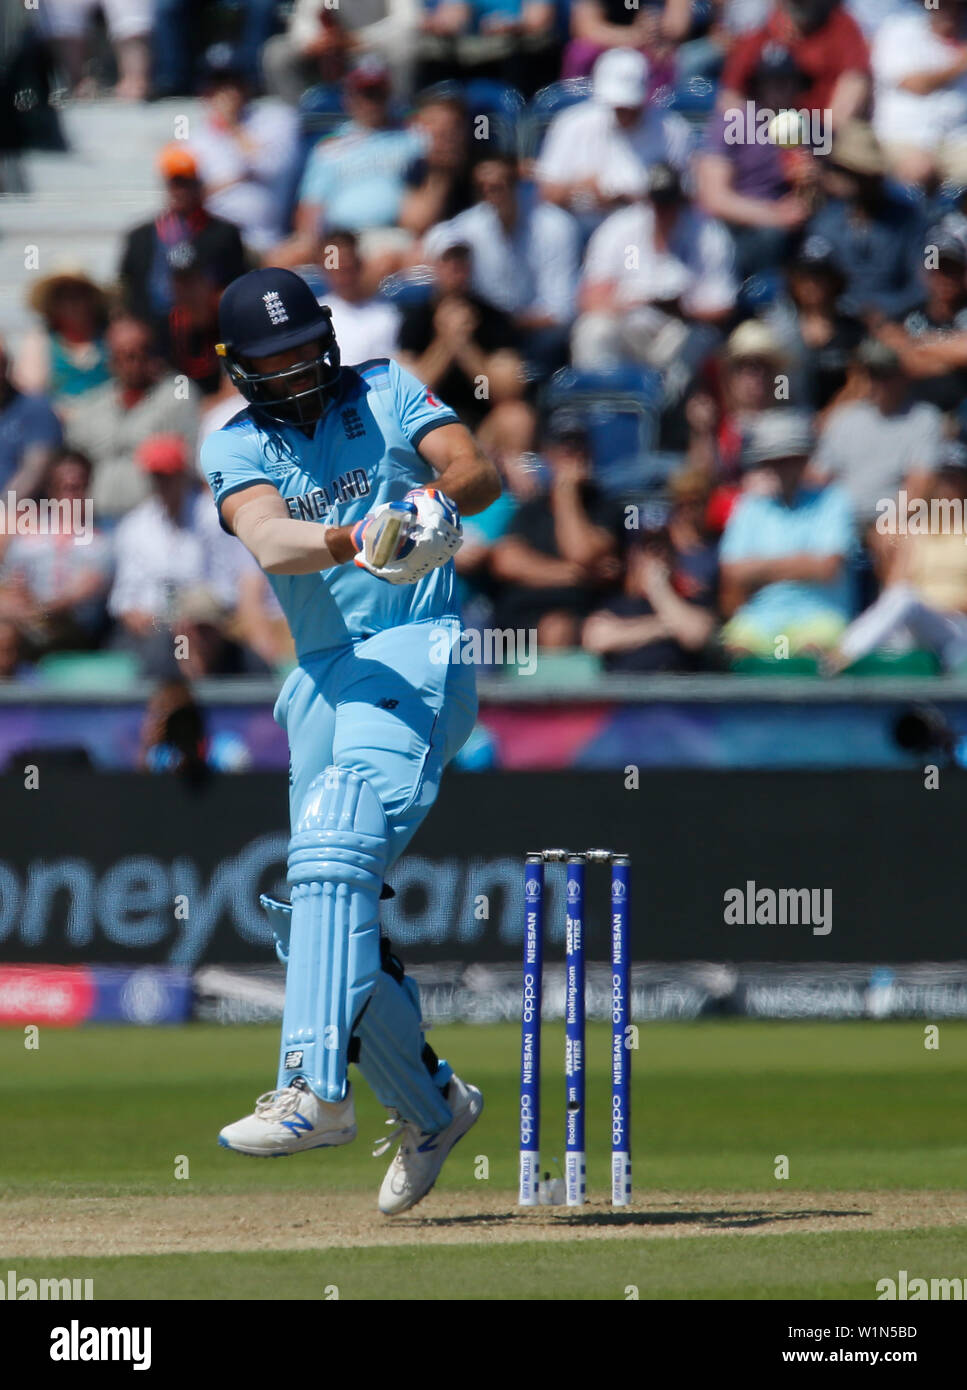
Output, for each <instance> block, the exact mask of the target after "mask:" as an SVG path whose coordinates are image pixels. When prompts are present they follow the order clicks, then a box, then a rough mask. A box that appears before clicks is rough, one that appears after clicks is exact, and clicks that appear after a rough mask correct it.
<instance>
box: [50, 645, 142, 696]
mask: <svg viewBox="0 0 967 1390" xmlns="http://www.w3.org/2000/svg"><path fill="white" fill-rule="evenodd" d="M37 670H38V672H39V674H40V676H41V679H42V681H43V683H44V685H45V686H48V687H51V686H53V687H56V688H57V689H60V690H64V691H65V692H68V691H69V692H71V693H76V692H77V691H80V690H102V691H103V690H113V691H120V690H127V689H130V687H131V686H133V685H135V684H136V683H137V680H138V672H139V667H138V659H137V657H136V656H134V655H133V654H132V653H130V652H110V651H105V652H50V653H49V654H48V655H47V656H42V657H41V658H40V660H39V661H38V662H37Z"/></svg>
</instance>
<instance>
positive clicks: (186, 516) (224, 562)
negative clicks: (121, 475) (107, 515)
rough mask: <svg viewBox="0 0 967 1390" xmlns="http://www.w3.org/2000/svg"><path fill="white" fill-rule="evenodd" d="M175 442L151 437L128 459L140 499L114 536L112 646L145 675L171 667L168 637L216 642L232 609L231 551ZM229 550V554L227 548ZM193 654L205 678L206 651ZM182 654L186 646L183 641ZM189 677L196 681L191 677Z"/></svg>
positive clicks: (234, 560) (172, 652) (234, 589)
mask: <svg viewBox="0 0 967 1390" xmlns="http://www.w3.org/2000/svg"><path fill="white" fill-rule="evenodd" d="M188 460H189V452H188V449H187V447H186V444H185V440H184V439H183V438H182V437H181V436H180V435H170V434H157V435H153V436H151V437H150V438H148V439H145V440H144V441H143V443H142V444H141V446H140V447H139V448H138V450H137V453H136V466H137V467H138V468H139V470H140V471H141V473H142V474H143V476H144V478H145V480H146V482H147V487H148V495H147V496H146V497H145V499H144V501H143V502H140V503H139V504H138V505H137V506H136V507H135V508H134V509H133V510H132V511H131V512H130V513H129V514H128V515H127V516H126V517H124V519H123V520H122V521H121V523H120V524H119V526H118V528H117V531H116V532H115V536H114V546H115V563H116V570H115V577H114V584H113V586H112V588H111V592H110V596H109V598H108V612H109V613H110V615H111V617H112V618H114V619H115V620H116V622H117V623H118V631H117V633H116V634H115V636H114V638H113V639H112V645H113V646H115V647H119V648H122V649H124V650H129V651H134V652H135V653H137V655H138V656H139V657H140V659H141V662H142V665H143V666H144V668H145V670H146V672H150V673H152V674H162V673H166V672H169V671H171V670H172V669H174V670H179V669H184V668H180V667H178V666H177V665H174V661H175V660H176V653H175V650H174V638H175V636H178V635H182V636H185V635H189V634H188V633H187V632H186V628H190V627H192V626H195V627H198V626H205V627H206V628H214V629H215V631H216V634H221V635H222V636H224V631H225V629H226V628H227V626H228V624H229V622H230V619H231V616H232V614H233V612H234V610H235V607H236V604H237V574H238V571H237V550H238V549H239V547H238V546H236V545H235V542H234V538H233V537H230V536H227V535H226V534H225V533H224V532H223V531H222V530H221V528H220V527H219V525H218V518H217V514H216V512H215V509H214V507H213V506H212V501H211V496H210V494H209V493H208V492H207V490H206V489H204V488H199V487H197V486H196V485H195V483H194V480H193V477H192V475H191V472H190V470H189V465H188ZM230 547H231V549H230ZM209 635H210V634H208V633H205V634H204V636H205V638H206V640H205V642H204V643H203V645H202V649H201V651H200V653H199V654H198V655H199V656H200V657H201V660H202V661H203V663H204V664H205V666H206V667H207V668H208V670H207V671H204V672H201V674H207V673H210V672H211V670H212V668H213V666H214V664H215V662H214V661H209V659H208V658H209V656H210V652H211V646H212V644H211V643H209V642H208V641H207V638H208V636H209ZM188 646H189V651H190V648H191V641H190V635H189V643H188ZM198 673H199V672H197V670H196V674H198Z"/></svg>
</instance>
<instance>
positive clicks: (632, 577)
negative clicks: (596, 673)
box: [581, 472, 718, 672]
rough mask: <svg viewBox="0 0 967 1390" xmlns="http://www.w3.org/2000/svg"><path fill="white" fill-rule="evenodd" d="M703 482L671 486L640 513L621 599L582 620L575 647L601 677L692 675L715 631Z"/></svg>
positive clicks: (677, 481) (686, 478)
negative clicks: (600, 668) (596, 661)
mask: <svg viewBox="0 0 967 1390" xmlns="http://www.w3.org/2000/svg"><path fill="white" fill-rule="evenodd" d="M707 497H708V485H707V483H706V481H705V479H704V477H703V476H702V475H701V474H697V473H688V472H681V473H678V474H674V475H673V476H672V477H671V478H670V479H669V484H668V497H667V500H666V499H663V500H661V501H659V502H657V503H655V502H652V503H645V504H644V505H642V506H640V507H639V508H638V531H637V532H636V533H635V539H634V541H633V543H632V544H631V546H630V547H629V550H628V554H627V558H626V563H625V577H624V591H623V592H622V593H621V594H618V595H616V596H615V597H614V598H612V599H610V600H609V601H608V602H607V604H606V605H605V606H604V607H603V608H599V609H598V610H597V611H596V612H594V613H592V614H591V616H590V617H589V618H588V619H586V621H585V623H584V627H583V629H582V633H581V644H582V646H583V647H584V648H585V650H586V651H590V652H594V653H595V654H596V655H598V656H601V657H602V658H603V660H604V668H605V670H606V671H644V672H650V671H695V670H700V669H702V668H703V667H704V666H707V664H708V659H707V654H706V653H707V648H708V645H709V642H710V640H711V637H712V634H713V632H714V631H715V626H716V600H717V594H718V561H717V559H716V553H715V546H714V545H712V544H711V542H710V541H709V538H708V535H707V534H706V531H705V522H704V507H705V503H706V500H707Z"/></svg>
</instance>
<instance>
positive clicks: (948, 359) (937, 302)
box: [877, 219, 967, 417]
mask: <svg viewBox="0 0 967 1390" xmlns="http://www.w3.org/2000/svg"><path fill="white" fill-rule="evenodd" d="M921 276H922V280H923V283H924V286H925V298H924V302H923V303H922V304H920V305H919V306H918V307H917V308H916V309H913V310H911V312H910V313H909V314H907V316H906V318H905V319H904V320H903V323H902V324H895V323H884V324H881V326H880V327H879V329H878V330H877V336H878V338H879V339H880V341H881V342H883V343H886V345H887V346H888V347H889V348H892V349H893V351H894V352H895V353H896V354H897V356H898V357H899V359H900V365H901V367H902V368H903V370H904V371H905V372H906V373H907V375H908V376H909V377H910V393H911V396H912V398H913V399H914V400H918V401H929V402H930V403H931V404H932V405H935V406H936V407H937V409H938V410H942V411H944V412H949V413H951V414H954V413H956V414H959V415H961V417H962V416H963V409H964V403H965V401H967V283H965V282H967V222H965V221H963V220H962V219H959V220H957V221H953V220H952V221H951V222H949V223H947V224H944V223H941V224H940V225H939V226H937V227H934V228H932V229H931V230H930V231H929V232H928V233H927V238H926V244H925V246H924V256H923V266H922V270H921Z"/></svg>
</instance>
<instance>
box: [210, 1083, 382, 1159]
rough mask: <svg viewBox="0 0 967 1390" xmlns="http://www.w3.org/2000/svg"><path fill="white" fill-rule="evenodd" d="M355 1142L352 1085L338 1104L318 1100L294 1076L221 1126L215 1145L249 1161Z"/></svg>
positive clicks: (305, 1085)
mask: <svg viewBox="0 0 967 1390" xmlns="http://www.w3.org/2000/svg"><path fill="white" fill-rule="evenodd" d="M355 1138H356V1112H355V1108H354V1106H353V1092H352V1087H351V1086H349V1087H347V1088H346V1095H345V1098H344V1099H343V1100H336V1101H328V1100H320V1099H319V1097H318V1096H317V1095H316V1094H315V1092H314V1091H311V1090H310V1089H309V1086H308V1084H307V1083H306V1082H305V1081H304V1080H303V1079H302V1077H301V1076H297V1077H296V1079H295V1080H294V1081H293V1083H292V1085H291V1086H284V1087H283V1088H282V1090H281V1091H266V1093H265V1095H264V1096H259V1098H258V1100H257V1101H256V1102H255V1110H254V1112H253V1113H252V1114H251V1115H246V1116H245V1118H244V1120H236V1121H235V1123H234V1124H233V1125H226V1126H225V1128H224V1129H223V1130H222V1132H221V1134H219V1136H218V1142H219V1144H221V1146H222V1147H223V1148H225V1149H234V1150H235V1152H236V1153H240V1154H249V1155H250V1156H251V1157H252V1158H281V1157H284V1156H285V1155H286V1154H295V1153H299V1152H301V1150H303V1149H324V1148H335V1147H336V1145H338V1144H349V1143H351V1142H352V1140H353V1139H355Z"/></svg>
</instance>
